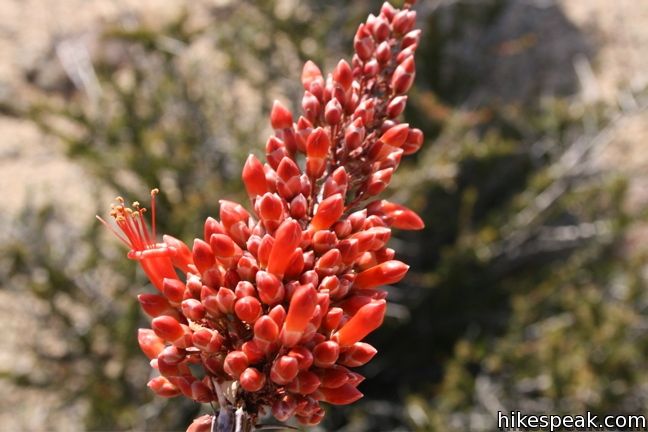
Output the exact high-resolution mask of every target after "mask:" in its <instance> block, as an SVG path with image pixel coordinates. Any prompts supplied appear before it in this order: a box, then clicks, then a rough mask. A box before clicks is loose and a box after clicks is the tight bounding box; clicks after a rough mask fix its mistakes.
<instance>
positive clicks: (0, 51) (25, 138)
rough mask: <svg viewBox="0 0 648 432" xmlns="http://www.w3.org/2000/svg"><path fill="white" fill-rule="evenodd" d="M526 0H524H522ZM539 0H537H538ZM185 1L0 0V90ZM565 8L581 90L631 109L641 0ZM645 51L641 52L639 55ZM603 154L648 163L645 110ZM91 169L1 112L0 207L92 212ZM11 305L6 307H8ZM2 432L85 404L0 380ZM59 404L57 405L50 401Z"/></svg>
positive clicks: (645, 19) (21, 306)
mask: <svg viewBox="0 0 648 432" xmlns="http://www.w3.org/2000/svg"><path fill="white" fill-rule="evenodd" d="M529 1H530V0H529ZM535 1H538V0H535ZM183 4H185V2H182V1H180V0H164V1H160V0H0V98H2V97H5V98H6V97H16V95H20V91H21V87H22V85H23V80H24V76H25V71H26V70H27V69H29V68H31V67H33V65H34V64H35V62H36V61H38V59H39V58H41V57H42V56H43V55H44V54H45V53H46V52H47V51H48V50H50V49H51V46H52V41H55V40H58V39H60V38H61V37H63V36H65V35H69V34H77V33H79V32H83V31H87V30H91V29H92V28H94V27H96V26H97V25H99V24H100V23H101V22H103V21H107V20H112V19H114V18H116V17H118V16H120V15H123V14H125V13H136V14H140V15H143V16H146V17H147V19H150V20H155V19H160V18H164V17H171V16H173V15H174V14H175V13H176V12H177V11H178V10H179V8H180V7H181V6H182V5H183ZM559 4H560V5H561V7H562V8H563V10H564V11H565V14H566V15H567V17H568V18H569V19H570V20H571V21H572V22H573V23H574V24H575V25H576V26H578V27H579V28H580V29H582V31H583V32H584V33H585V34H586V35H587V36H588V38H591V40H592V41H593V42H594V44H595V45H596V46H597V47H598V54H597V57H596V59H595V61H594V64H592V65H586V66H591V69H590V68H589V67H585V68H583V70H582V71H581V76H582V87H583V92H582V97H584V98H586V99H589V100H598V99H600V100H604V101H606V102H607V103H612V104H618V105H619V106H620V107H622V108H624V109H632V106H633V103H634V101H633V98H632V97H631V96H630V95H631V93H632V92H633V91H638V90H641V89H644V88H645V87H646V85H647V84H648V75H647V74H648V56H646V55H645V50H646V47H648V2H647V1H637V0H617V1H614V2H612V1H609V0H560V1H559ZM642 54H644V55H642ZM614 135H615V138H614V140H613V143H612V145H611V146H610V148H609V149H608V150H607V151H606V152H605V153H604V154H603V155H601V163H602V164H603V165H605V166H608V167H611V168H615V167H616V168H622V169H623V170H624V171H627V172H628V171H629V172H637V173H641V172H644V173H645V172H648V171H647V170H646V169H648V151H647V150H645V141H646V139H647V138H648V115H647V114H646V113H645V112H644V113H642V114H635V115H632V116H628V117H627V118H625V119H624V120H623V121H622V122H621V123H620V124H619V125H618V126H617V127H616V128H615V131H614ZM88 179H89V178H88V176H87V174H86V173H84V171H83V170H82V169H81V168H80V167H79V166H78V165H75V164H73V163H71V162H70V161H68V160H67V159H65V158H64V157H63V156H62V155H61V154H60V151H59V148H58V147H57V143H56V142H55V141H54V140H52V139H49V138H45V137H44V136H43V135H42V134H41V133H39V131H38V130H36V129H35V128H34V127H33V126H32V125H30V124H29V123H27V122H25V121H21V120H17V119H15V118H11V117H6V116H1V115H0V192H2V196H3V206H2V210H0V216H11V215H12V214H15V213H16V212H17V211H18V210H19V209H20V208H21V207H22V206H23V205H24V204H25V203H26V202H27V201H28V200H31V201H33V202H37V203H38V202H45V201H46V200H47V199H51V198H52V197H55V199H56V200H57V201H58V202H59V203H62V204H64V205H70V206H74V208H75V212H74V214H75V215H77V216H78V215H80V214H81V215H87V216H88V217H91V216H92V212H93V211H94V207H93V205H87V206H83V205H81V206H80V203H83V202H86V203H93V197H92V193H93V190H92V188H91V187H89V185H90V184H91V183H90V182H89V181H88ZM632 190H633V195H632V197H633V198H632V200H636V201H637V202H639V201H642V202H648V196H647V195H648V192H647V191H648V182H646V179H645V178H644V177H642V176H638V177H637V180H636V181H635V182H634V183H633V185H632ZM10 294H11V293H8V292H5V291H3V290H0V305H4V306H0V327H1V328H3V329H5V331H8V332H9V333H11V334H13V335H14V336H13V337H9V338H4V337H3V338H2V342H1V345H0V372H2V371H6V370H16V369H21V368H24V367H28V366H29V365H30V360H29V358H28V357H26V356H24V355H14V353H21V352H23V351H24V350H22V349H21V346H22V342H21V341H22V339H23V338H24V337H25V334H27V335H29V332H28V331H27V332H26V333H25V329H20V328H15V327H16V326H15V325H12V323H14V324H15V323H16V322H17V320H15V319H14V318H15V317H16V316H17V315H22V314H24V313H27V312H26V311H28V310H29V308H31V307H32V305H31V304H30V302H29V301H28V299H22V300H19V301H15V299H14V300H12V302H11V303H10V302H9V298H8V297H9V295H10ZM8 304H10V305H11V306H10V307H9V306H7V305H8ZM0 401H3V403H0V431H19V430H34V431H36V430H52V429H56V430H67V431H71V430H80V429H81V426H80V425H81V421H82V416H83V407H82V406H80V405H79V406H71V407H68V408H67V409H66V410H61V411H60V412H58V415H54V416H49V415H47V413H48V412H49V411H50V409H48V408H49V407H52V406H53V405H52V403H53V402H54V401H53V400H52V396H51V395H47V394H46V393H44V392H42V391H39V390H29V391H26V390H19V389H16V388H14V387H12V386H8V385H4V383H3V385H2V386H0ZM56 409H58V408H56Z"/></svg>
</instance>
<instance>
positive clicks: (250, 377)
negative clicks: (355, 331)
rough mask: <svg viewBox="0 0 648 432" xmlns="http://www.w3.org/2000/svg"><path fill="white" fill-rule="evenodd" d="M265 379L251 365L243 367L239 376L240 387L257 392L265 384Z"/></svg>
mask: <svg viewBox="0 0 648 432" xmlns="http://www.w3.org/2000/svg"><path fill="white" fill-rule="evenodd" d="M265 380H266V379H265V375H264V374H262V373H261V372H259V370H258V369H255V368H253V367H249V368H247V369H245V370H244V371H243V373H241V376H240V377H239V382H240V383H241V387H243V390H246V391H249V392H257V391H259V390H261V389H262V388H263V386H264V385H265Z"/></svg>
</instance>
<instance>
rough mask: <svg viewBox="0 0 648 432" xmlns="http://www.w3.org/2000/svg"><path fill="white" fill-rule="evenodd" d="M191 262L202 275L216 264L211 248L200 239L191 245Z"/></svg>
mask: <svg viewBox="0 0 648 432" xmlns="http://www.w3.org/2000/svg"><path fill="white" fill-rule="evenodd" d="M193 261H194V264H196V268H197V269H198V271H199V272H200V273H204V272H206V271H207V270H209V269H210V268H211V267H213V266H214V264H216V259H215V258H214V254H213V252H212V250H211V247H210V246H209V245H208V244H207V243H205V242H204V241H202V240H200V239H195V240H194V244H193Z"/></svg>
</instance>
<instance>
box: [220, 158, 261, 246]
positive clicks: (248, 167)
mask: <svg viewBox="0 0 648 432" xmlns="http://www.w3.org/2000/svg"><path fill="white" fill-rule="evenodd" d="M242 177H243V184H244V185H245V190H247V193H248V196H249V197H250V198H254V197H256V196H258V195H263V194H264V193H266V192H267V191H268V185H267V183H266V176H265V171H264V170H263V165H262V164H261V162H260V161H259V160H258V159H257V158H256V157H255V156H254V155H250V156H248V158H247V160H246V161H245V165H244V166H243V174H242ZM207 238H208V237H207Z"/></svg>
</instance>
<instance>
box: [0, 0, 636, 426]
mask: <svg viewBox="0 0 648 432" xmlns="http://www.w3.org/2000/svg"><path fill="white" fill-rule="evenodd" d="M380 4H381V2H380V1H374V0H355V1H353V2H347V1H342V0H329V1H326V2H321V1H317V0H302V1H298V0H259V1H246V0H238V1H230V0H210V1H208V0H195V1H192V2H184V1H180V0H166V1H154V0H146V1H142V0H49V1H45V0H2V1H1V2H0V193H1V194H2V198H3V203H2V207H1V208H0V223H1V226H2V229H0V430H2V431H23V430H24V431H44V430H60V431H75V430H92V431H95V430H103V431H108V430H111V431H112V430H119V431H122V430H124V431H126V430H136V431H172V430H184V429H183V428H184V427H186V425H187V424H188V423H189V422H190V420H191V419H192V418H193V417H194V416H196V415H197V414H198V413H199V412H200V411H201V410H202V411H203V412H206V410H205V407H200V406H198V405H196V404H193V403H190V402H189V401H186V400H182V399H180V398H178V399H171V400H165V399H161V398H154V397H153V395H152V393H151V392H149V391H148V389H147V388H146V385H145V384H146V382H147V381H148V379H149V374H150V368H149V366H148V361H147V359H146V358H145V356H144V355H143V354H141V353H140V351H139V348H138V346H137V342H136V329H137V328H138V327H140V326H145V325H146V321H147V320H146V318H145V317H144V315H143V313H141V312H140V311H139V307H138V305H137V302H136V294H137V293H141V292H145V291H148V290H150V287H147V285H146V281H145V278H144V276H143V275H142V274H141V273H140V272H139V271H137V269H136V268H135V265H133V263H132V262H129V261H127V260H126V259H125V251H124V250H123V249H122V248H121V246H120V245H119V244H118V243H117V242H116V241H114V239H112V238H111V237H110V236H109V235H108V234H107V233H106V232H105V230H104V229H103V228H101V227H100V225H99V224H98V223H96V221H95V219H94V215H95V214H102V215H105V214H106V213H107V209H108V206H109V204H110V202H111V200H112V198H113V197H114V196H116V195H117V194H119V195H123V196H124V197H126V198H127V200H135V199H138V198H140V199H143V200H144V201H146V198H147V197H148V191H149V189H150V188H152V187H156V186H157V187H160V189H161V194H160V202H159V210H158V217H159V225H160V226H161V229H160V230H159V231H163V232H168V233H170V234H173V235H174V236H177V237H179V238H182V239H183V240H185V241H188V242H189V241H192V239H193V238H194V236H195V235H196V233H197V232H200V230H201V228H200V227H201V224H202V222H203V221H204V219H205V217H206V216H208V215H212V214H215V213H216V212H217V201H218V199H220V198H229V199H242V197H243V190H242V184H241V181H240V177H239V176H240V169H241V167H242V163H243V161H244V159H245V157H246V156H247V154H248V153H250V152H252V153H255V154H257V155H260V154H261V151H262V145H263V143H264V142H265V138H266V136H267V135H268V134H269V133H270V128H269V122H268V120H267V119H268V117H267V114H268V110H269V107H270V106H271V103H272V100H273V99H274V98H280V99H281V100H283V101H284V102H286V103H288V104H289V105H290V106H292V107H294V108H296V107H298V106H299V101H300V100H301V92H302V90H301V85H300V81H299V76H300V72H301V65H302V64H303V62H304V61H305V60H307V59H313V60H314V61H315V62H316V63H318V64H319V65H320V66H323V67H325V68H326V69H327V70H330V69H331V67H332V66H334V65H335V64H336V63H337V60H338V59H339V58H341V57H346V58H350V53H351V47H352V36H353V33H354V31H355V29H356V27H357V25H358V23H359V22H361V21H362V20H364V19H365V18H366V15H367V14H368V13H369V12H377V11H378V10H379V8H380ZM417 10H418V13H419V26H420V27H421V28H422V29H423V31H424V33H423V38H422V42H421V46H420V48H419V52H418V54H417V67H418V74H417V81H416V86H415V88H413V89H412V91H411V92H410V99H409V100H410V103H409V105H408V109H407V111H406V113H405V118H406V119H407V121H408V122H409V123H410V124H413V125H415V126H416V127H419V128H421V129H423V131H424V132H425V134H426V143H425V146H424V148H423V149H422V151H421V152H420V153H419V154H417V155H416V156H415V157H411V158H409V160H407V161H405V162H404V163H403V164H402V165H401V169H400V170H399V172H398V175H397V176H396V177H395V180H394V181H393V183H392V187H391V188H390V190H389V192H387V195H388V196H390V197H391V198H392V199H393V200H395V201H397V202H401V203H404V204H407V205H408V206H410V207H412V208H414V209H415V210H417V211H418V212H419V213H420V214H421V215H422V217H423V218H424V219H425V222H426V225H427V227H426V229H425V230H424V231H423V232H416V233H395V235H394V239H393V240H392V245H393V246H392V247H394V248H395V249H397V251H398V252H399V255H400V257H401V259H402V260H404V261H406V262H408V263H410V264H411V265H412V269H411V271H410V273H409V275H408V277H407V278H406V279H405V280H404V281H403V282H401V283H400V284H399V285H398V286H396V287H391V288H389V291H390V296H389V299H390V302H391V303H390V306H389V312H388V317H387V319H386V322H385V325H384V326H383V327H382V328H381V329H380V330H379V331H377V332H376V333H375V334H373V335H372V336H371V337H370V342H371V343H372V344H374V345H375V346H377V347H378V348H379V354H378V355H377V356H376V358H375V359H374V360H373V361H372V362H371V363H370V364H369V365H367V366H366V367H365V368H364V370H363V371H362V372H363V374H365V375H366V376H367V377H368V379H367V380H366V381H365V382H364V383H363V384H362V386H361V390H362V391H363V392H364V393H365V395H366V397H365V398H364V399H362V400H361V401H360V402H358V403H356V404H354V405H352V406H349V407H335V408H332V409H330V410H329V414H328V416H327V419H326V421H325V422H324V423H323V424H322V426H321V428H320V430H330V431H332V430H339V431H412V430H416V431H492V430H496V429H497V423H496V421H497V411H512V410H520V411H523V412H527V413H530V412H536V413H553V414H559V413H571V414H580V413H584V412H585V411H592V412H594V413H601V414H603V413H605V414H610V413H613V414H617V413H645V412H646V408H647V406H648V291H646V276H647V275H648V273H646V253H647V249H646V240H647V239H648V229H647V227H648V225H646V220H647V217H648V212H647V211H646V210H647V208H648V207H647V205H648V170H647V169H648V149H646V145H647V142H646V141H647V139H648V114H647V113H646V106H647V104H648V87H647V86H648V56H646V55H645V54H646V49H647V47H648V2H645V1H634V0H617V1H615V2H611V1H608V0H422V1H420V2H419V4H418V5H417ZM241 202H247V201H246V200H243V199H242V201H241Z"/></svg>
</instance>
